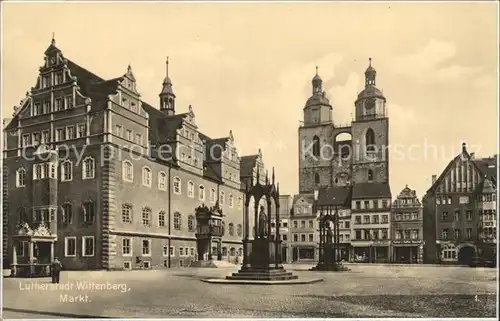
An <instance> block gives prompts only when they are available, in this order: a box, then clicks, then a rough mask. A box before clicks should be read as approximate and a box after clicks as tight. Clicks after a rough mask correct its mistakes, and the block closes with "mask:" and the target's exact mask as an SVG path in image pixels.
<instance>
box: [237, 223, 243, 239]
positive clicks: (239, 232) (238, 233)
mask: <svg viewBox="0 0 500 321" xmlns="http://www.w3.org/2000/svg"><path fill="white" fill-rule="evenodd" d="M242 234H243V228H242V226H241V224H238V225H237V226H236V235H238V236H241V235H242Z"/></svg>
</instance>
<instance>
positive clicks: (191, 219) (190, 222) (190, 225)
mask: <svg viewBox="0 0 500 321" xmlns="http://www.w3.org/2000/svg"><path fill="white" fill-rule="evenodd" d="M188 231H189V232H194V216H193V215H189V216H188Z"/></svg>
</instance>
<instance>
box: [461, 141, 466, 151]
mask: <svg viewBox="0 0 500 321" xmlns="http://www.w3.org/2000/svg"><path fill="white" fill-rule="evenodd" d="M462 152H464V153H465V152H467V144H466V143H465V142H463V143H462Z"/></svg>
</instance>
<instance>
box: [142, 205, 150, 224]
mask: <svg viewBox="0 0 500 321" xmlns="http://www.w3.org/2000/svg"><path fill="white" fill-rule="evenodd" d="M150 223H151V209H150V208H149V207H145V208H143V209H142V225H144V226H149V225H150Z"/></svg>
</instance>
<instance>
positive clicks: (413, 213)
mask: <svg viewBox="0 0 500 321" xmlns="http://www.w3.org/2000/svg"><path fill="white" fill-rule="evenodd" d="M411 219H412V221H416V220H418V213H416V212H412V213H411Z"/></svg>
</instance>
